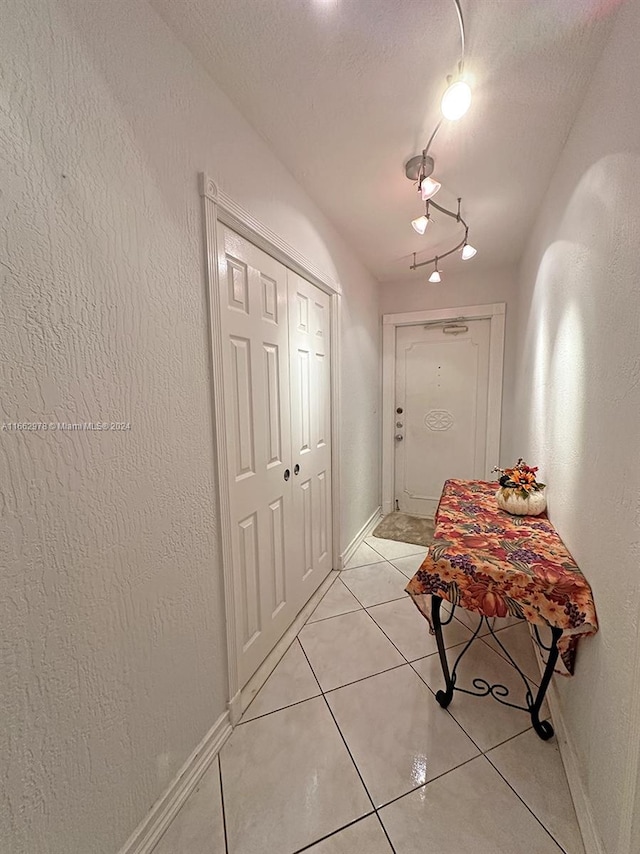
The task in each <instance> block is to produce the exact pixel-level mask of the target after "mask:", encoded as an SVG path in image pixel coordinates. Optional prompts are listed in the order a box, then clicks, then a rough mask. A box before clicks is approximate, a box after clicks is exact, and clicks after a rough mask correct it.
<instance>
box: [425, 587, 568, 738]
mask: <svg viewBox="0 0 640 854" xmlns="http://www.w3.org/2000/svg"><path fill="white" fill-rule="evenodd" d="M441 606H442V599H441V598H440V596H437V595H435V594H434V595H432V596H431V622H432V624H433V630H434V632H435V636H436V643H437V645H438V655H439V657H440V664H441V666H442V675H443V676H444V683H445V690H444V691H438V692H437V693H436V700H437V701H438V703H439V704H440V705H441V706H442V708H443V709H446V708H447V706H448V705H449V703H451V700H452V699H453V692H454V691H461V692H462V693H463V694H471V695H473V696H476V697H485V696H488V695H491V696H492V697H493V698H494V700H497V701H498V702H499V703H502V704H503V705H505V706H510V707H511V708H512V709H520V710H521V711H523V712H528V713H529V715H530V716H531V723H532V724H533V728H534V729H535V731H536V733H537V734H538V735H539V736H540V738H541V739H543V741H547V739H549V738H551V737H552V736H553V727H552V725H551V724H550V722H549V721H541V720H540V709H541V708H542V704H543V702H544V698H545V695H546V693H547V688H548V687H549V683H550V681H551V677H552V676H553V671H554V669H555V665H556V662H557V661H558V641H559V640H560V637H561V636H562V629H558V628H551V637H552V640H551V645H550V646H546V645H544V644H543V643H542V641H541V640H540V636H539V634H538V631H537V627H536V638H537V642H538V645H539V647H540V648H541V649H543V650H545V651H546V652H547V653H548V657H547V662H546V666H545V670H544V674H543V676H542V681H541V682H540V686H539V688H538V691H537V693H536V696H535V699H534V697H533V686H532V683H531V682H530V681H529V679H528V678H527V676H526V675H525V674H524V673H523V672H522V670H521V669H520V667H519V666H518V664H517V662H516V661H515V659H514V658H513V656H512V655H511V654H510V653H509V650H508V649H507V648H506V647H505V646H504V645H503V643H502V642H501V640H500V638H499V637H498V636H497V635H496V633H495V632H494V630H493V627H492V625H491V623H490V622H489V620H488V619H487V617H486V616H484V615H481V616H480V619H479V621H478V626H477V628H476V630H475V632H473V634H472V635H471V637H470V638H469V640H468V641H467V643H466V644H465V646H464V647H463V649H462V651H461V652H458V655H457V657H456V660H455V663H454V665H453V668H452V669H451V670H450V669H449V662H448V661H447V653H446V650H445V645H444V637H443V634H442V626H443V622H442V620H441V618H440V608H441ZM451 616H453V614H452V615H451ZM450 620H451V617H449V619H448V620H446V621H445V623H444V625H446V623H447V622H449V621H450ZM483 624H486V626H487V628H488V629H489V631H490V633H491V635H492V636H493V638H494V639H495V641H496V643H497V644H498V646H499V647H500V649H501V650H502V652H503V653H504V656H505V657H506V658H507V659H508V661H509V662H510V663H511V665H512V666H513V667H514V669H515V670H516V672H517V673H518V675H519V676H520V678H521V679H522V682H523V684H524V687H525V703H526V705H524V706H523V705H520V704H518V703H512V702H510V699H507V698H508V697H509V694H510V692H509V688H508V687H507V686H506V685H502V684H500V683H495V684H490V683H489V682H487V681H486V680H485V679H482V678H476V679H473V681H472V684H473V687H474V689H475V690H473V691H471V690H469V689H467V688H461V687H457V686H456V671H457V668H458V664H459V663H460V660H461V658H462V657H463V656H464V654H465V653H466V652H467V650H468V649H469V647H470V646H471V645H472V643H473V641H474V640H475V639H476V637H477V636H478V633H479V632H480V628H481V626H482V625H483Z"/></svg>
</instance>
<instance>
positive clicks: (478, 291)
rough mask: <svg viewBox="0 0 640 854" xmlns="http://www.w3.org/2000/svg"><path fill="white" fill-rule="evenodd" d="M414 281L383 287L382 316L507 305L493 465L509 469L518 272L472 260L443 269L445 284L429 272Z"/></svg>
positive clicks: (417, 272) (381, 296)
mask: <svg viewBox="0 0 640 854" xmlns="http://www.w3.org/2000/svg"><path fill="white" fill-rule="evenodd" d="M414 275H415V278H414V279H413V280H412V281H404V282H385V283H383V284H381V285H380V313H381V314H399V313H400V312H405V311H428V310H430V309H439V308H452V307H456V306H465V305H488V304H490V303H494V302H504V303H506V306H507V308H506V320H505V337H504V377H503V384H502V385H503V388H502V429H501V439H500V459H499V460H495V461H494V462H492V466H493V465H500V466H503V467H504V466H506V465H509V464H510V463H511V462H513V461H512V460H511V440H512V425H513V397H514V384H515V353H516V339H515V329H516V321H517V296H518V291H517V287H516V281H517V270H516V269H515V268H514V267H503V268H501V269H498V270H485V269H479V270H478V269H477V268H474V262H473V261H471V262H470V263H469V265H468V267H467V268H466V269H463V270H455V271H451V270H450V271H447V270H446V268H443V274H442V282H440V283H439V284H432V283H430V282H428V281H427V279H428V275H429V271H428V270H427V272H426V273H425V271H424V270H423V271H414Z"/></svg>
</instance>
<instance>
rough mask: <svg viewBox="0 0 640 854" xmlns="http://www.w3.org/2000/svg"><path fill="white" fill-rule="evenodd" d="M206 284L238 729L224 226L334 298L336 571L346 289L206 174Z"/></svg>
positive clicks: (232, 703)
mask: <svg viewBox="0 0 640 854" xmlns="http://www.w3.org/2000/svg"><path fill="white" fill-rule="evenodd" d="M199 179H200V196H201V197H202V208H203V227H204V250H205V283H206V291H207V302H208V306H207V307H208V312H209V343H210V353H211V372H212V384H211V402H212V407H213V413H212V415H213V427H214V440H215V452H216V471H215V474H216V477H215V480H216V482H217V490H216V493H217V496H216V497H217V499H218V511H219V515H220V547H219V557H220V559H221V563H222V572H223V582H224V603H225V618H226V619H225V624H226V637H227V674H228V692H229V697H228V702H227V705H228V709H229V716H230V719H231V724H232V725H235V724H236V723H237V722H238V720H239V718H240V714H241V708H240V692H241V686H240V684H239V677H238V653H237V646H236V611H235V599H236V597H235V577H234V573H233V571H232V568H233V555H232V547H231V538H232V526H231V502H230V496H229V470H228V464H227V436H226V430H225V425H224V411H225V410H224V405H225V401H224V377H223V368H222V349H223V343H222V321H221V313H220V302H219V299H218V294H219V289H218V278H219V277H218V241H217V233H218V227H219V225H226V226H228V227H229V228H232V229H233V230H234V231H235V232H237V233H238V234H239V235H240V236H241V237H244V238H246V239H247V240H249V241H250V242H251V243H253V244H254V246H257V247H258V248H259V249H262V250H263V251H264V252H266V253H267V254H268V255H271V257H272V258H275V259H276V261H280V263H282V264H283V265H284V266H285V267H288V268H289V269H291V270H293V271H294V272H295V273H298V274H299V275H301V276H302V277H303V278H305V279H306V280H307V281H309V282H311V284H313V285H316V286H317V287H318V288H320V290H322V291H324V292H325V293H327V294H329V296H330V297H331V301H330V311H331V317H330V324H331V345H330V348H329V352H330V355H331V371H330V386H331V504H332V528H333V530H332V544H331V556H332V567H334V568H335V567H337V566H339V559H340V555H339V544H340V464H339V461H340V434H339V425H340V378H339V370H338V366H339V364H340V341H339V330H340V310H341V301H340V297H341V294H342V288H341V287H340V283H339V282H337V281H336V280H335V279H333V278H332V277H331V276H329V275H327V274H326V273H324V272H323V271H322V270H320V269H319V268H318V267H316V266H315V265H314V264H313V262H312V261H309V260H308V259H307V258H305V257H304V256H303V255H301V254H300V253H299V252H298V251H297V250H296V249H294V248H293V247H292V246H290V245H289V244H287V243H285V241H283V240H282V239H281V238H280V237H279V236H278V235H277V234H276V233H275V232H273V231H271V229H269V228H268V227H267V226H265V225H264V224H263V223H261V222H259V221H258V220H257V219H255V218H254V217H253V216H252V215H251V214H250V213H249V212H248V211H246V210H244V208H242V207H241V206H240V205H238V204H237V203H236V202H235V201H234V200H233V199H232V198H231V197H230V196H228V195H227V194H226V193H225V192H224V191H223V190H221V189H220V188H219V187H218V186H217V184H216V183H215V181H213V180H212V179H211V178H210V177H209V176H208V175H207V174H206V173H205V172H201V173H200V175H199Z"/></svg>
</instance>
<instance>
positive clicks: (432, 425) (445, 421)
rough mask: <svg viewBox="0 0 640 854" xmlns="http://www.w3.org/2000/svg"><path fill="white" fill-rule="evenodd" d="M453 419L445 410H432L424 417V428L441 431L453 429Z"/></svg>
mask: <svg viewBox="0 0 640 854" xmlns="http://www.w3.org/2000/svg"><path fill="white" fill-rule="evenodd" d="M454 421H455V419H454V417H453V415H452V414H451V413H450V412H449V411H448V410H447V409H432V410H431V412H427V414H426V415H425V416H424V424H425V427H428V428H429V430H435V431H442V430H448V429H449V428H450V427H453V424H454Z"/></svg>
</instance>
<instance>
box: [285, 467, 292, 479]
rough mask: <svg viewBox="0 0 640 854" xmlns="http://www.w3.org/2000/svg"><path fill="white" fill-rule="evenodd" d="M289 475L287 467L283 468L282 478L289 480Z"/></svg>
mask: <svg viewBox="0 0 640 854" xmlns="http://www.w3.org/2000/svg"><path fill="white" fill-rule="evenodd" d="M290 477H291V472H290V471H289V469H285V470H284V479H285V480H289V478H290Z"/></svg>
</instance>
